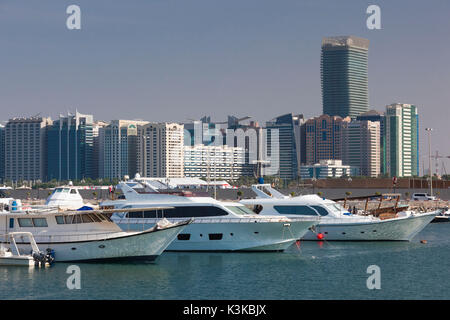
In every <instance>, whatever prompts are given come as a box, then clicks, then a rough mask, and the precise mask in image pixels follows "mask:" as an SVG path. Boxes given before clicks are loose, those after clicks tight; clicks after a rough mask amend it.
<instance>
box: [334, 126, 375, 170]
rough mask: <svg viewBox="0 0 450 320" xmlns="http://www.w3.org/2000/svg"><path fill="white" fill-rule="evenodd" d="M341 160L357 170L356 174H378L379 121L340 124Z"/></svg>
mask: <svg viewBox="0 0 450 320" xmlns="http://www.w3.org/2000/svg"><path fill="white" fill-rule="evenodd" d="M342 162H343V163H344V164H345V165H350V166H351V167H353V168H355V169H356V170H357V172H358V173H357V175H360V176H366V177H378V175H379V174H380V164H381V161H380V122H378V121H376V122H372V121H352V122H344V123H343V126H342Z"/></svg>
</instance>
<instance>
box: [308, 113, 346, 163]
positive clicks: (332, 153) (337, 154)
mask: <svg viewBox="0 0 450 320" xmlns="http://www.w3.org/2000/svg"><path fill="white" fill-rule="evenodd" d="M345 122H350V118H349V117H346V118H344V119H342V118H341V117H339V116H329V115H327V114H324V115H321V116H320V117H315V118H311V119H308V120H307V121H306V123H305V127H306V163H307V164H316V163H319V162H320V161H321V160H342V147H341V146H342V125H343V124H344V123H345Z"/></svg>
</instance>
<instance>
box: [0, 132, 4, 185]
mask: <svg viewBox="0 0 450 320" xmlns="http://www.w3.org/2000/svg"><path fill="white" fill-rule="evenodd" d="M4 179H5V126H4V125H2V124H0V182H3V181H4Z"/></svg>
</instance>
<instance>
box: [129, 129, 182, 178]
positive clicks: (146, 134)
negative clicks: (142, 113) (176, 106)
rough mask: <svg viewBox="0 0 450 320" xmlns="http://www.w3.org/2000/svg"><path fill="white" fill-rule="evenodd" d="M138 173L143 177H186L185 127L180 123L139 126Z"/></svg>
mask: <svg viewBox="0 0 450 320" xmlns="http://www.w3.org/2000/svg"><path fill="white" fill-rule="evenodd" d="M138 131H139V133H138V135H139V138H138V140H139V144H138V150H137V164H138V168H137V170H138V172H139V173H140V175H141V176H142V177H164V178H182V177H183V176H184V174H183V172H184V170H183V169H184V167H183V163H184V161H183V159H184V150H183V147H184V126H183V125H182V124H178V123H149V124H146V125H142V126H139V130H138Z"/></svg>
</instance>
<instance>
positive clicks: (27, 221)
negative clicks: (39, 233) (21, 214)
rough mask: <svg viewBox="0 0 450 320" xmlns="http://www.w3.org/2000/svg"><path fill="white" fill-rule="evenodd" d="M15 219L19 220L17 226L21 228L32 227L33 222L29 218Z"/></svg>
mask: <svg viewBox="0 0 450 320" xmlns="http://www.w3.org/2000/svg"><path fill="white" fill-rule="evenodd" d="M17 221H18V222H19V226H20V227H21V228H30V227H33V222H32V221H31V218H18V219H17Z"/></svg>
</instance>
